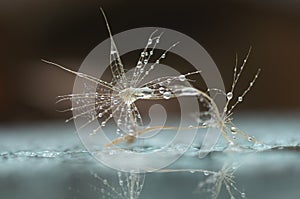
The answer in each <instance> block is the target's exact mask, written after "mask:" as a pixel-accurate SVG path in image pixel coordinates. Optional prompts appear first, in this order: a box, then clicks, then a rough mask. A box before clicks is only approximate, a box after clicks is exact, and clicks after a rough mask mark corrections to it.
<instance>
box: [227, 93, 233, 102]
mask: <svg viewBox="0 0 300 199" xmlns="http://www.w3.org/2000/svg"><path fill="white" fill-rule="evenodd" d="M226 97H227V99H228V100H231V99H232V97H233V94H232V92H228V93H227V94H226Z"/></svg>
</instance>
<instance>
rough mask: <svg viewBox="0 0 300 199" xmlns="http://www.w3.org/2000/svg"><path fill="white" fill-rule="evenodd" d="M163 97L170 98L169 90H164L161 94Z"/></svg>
mask: <svg viewBox="0 0 300 199" xmlns="http://www.w3.org/2000/svg"><path fill="white" fill-rule="evenodd" d="M163 97H164V98H165V99H170V98H171V92H169V91H167V92H165V93H164V94H163Z"/></svg>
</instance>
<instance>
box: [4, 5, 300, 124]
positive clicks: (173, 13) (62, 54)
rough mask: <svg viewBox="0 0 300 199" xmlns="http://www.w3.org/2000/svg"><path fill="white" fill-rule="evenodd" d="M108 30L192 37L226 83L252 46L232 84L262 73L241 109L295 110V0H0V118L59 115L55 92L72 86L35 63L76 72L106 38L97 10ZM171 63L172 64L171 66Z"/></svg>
mask: <svg viewBox="0 0 300 199" xmlns="http://www.w3.org/2000/svg"><path fill="white" fill-rule="evenodd" d="M100 6H102V7H103V9H104V10H105V11H106V14H107V16H108V18H109V21H110V24H111V27H112V30H113V32H114V33H119V32H121V31H124V30H128V29H131V28H137V27H144V26H156V27H166V28H171V29H175V30H177V31H180V32H182V33H185V34H187V35H189V36H191V37H192V38H194V39H196V40H197V41H198V42H199V43H200V44H201V45H202V46H203V47H204V48H205V49H206V50H207V51H208V52H209V53H210V55H211V56H212V57H213V59H214V61H215V62H216V64H217V66H218V67H219V69H220V71H221V73H222V75H223V77H224V78H223V79H224V80H225V83H226V86H228V87H229V86H230V83H231V79H232V68H233V65H234V58H235V53H236V52H237V53H238V54H239V55H240V56H241V57H242V56H243V55H244V54H245V53H246V52H247V50H248V48H249V46H252V47H253V51H252V54H251V58H250V60H249V64H248V67H247V68H246V71H245V74H244V76H243V78H242V80H243V83H241V85H240V86H239V87H240V88H245V87H246V85H248V82H249V81H250V79H251V78H252V76H253V74H254V73H255V71H256V69H257V68H258V67H260V68H262V73H261V76H260V78H259V80H258V81H257V84H256V85H255V87H254V89H253V90H252V91H251V93H250V94H249V95H248V96H247V99H246V102H245V103H243V104H242V105H241V106H240V107H239V110H240V111H247V110H255V111H256V110H258V111H299V110H300V103H299V102H300V100H299V99H300V93H299V88H298V87H299V83H300V80H299V73H300V67H299V57H300V2H299V1H296V0H288V1H271V0H267V1H259V0H255V1H250V0H249V1H237V0H236V1H235V0H232V1H217V0H205V1H201V0H200V1H192V0H185V1H172V0H165V1H158V0H151V1H137V0H134V1H123V0H122V1H121V0H120V1H101V0H99V1H96V0H95V1H94V0H89V1H80V0H65V1H61V0H52V1H45V0H41V1H38V0H26V1H25V0H16V1H10V0H2V1H1V2H0V53H1V54H0V57H1V70H0V71H1V72H0V111H1V114H0V122H1V123H7V122H19V121H36V120H46V119H58V118H64V117H66V115H65V114H59V113H57V112H56V111H55V110H56V108H57V107H56V106H55V104H54V103H55V101H56V99H55V97H56V96H57V95H60V94H65V93H69V92H71V90H72V85H73V80H74V77H73V76H72V75H70V74H68V73H66V72H63V71H61V70H58V69H56V68H53V67H49V66H48V65H46V64H44V63H42V62H41V61H40V59H41V58H47V59H50V60H53V61H55V62H58V63H62V64H64V65H65V66H68V67H70V68H72V69H74V70H76V69H78V67H79V66H80V64H81V62H82V61H83V59H84V58H85V56H86V55H87V54H88V53H89V52H90V51H91V50H92V49H93V48H94V47H95V46H96V45H97V44H99V43H100V42H101V41H103V40H104V39H106V38H107V37H108V35H107V30H106V27H105V24H104V20H103V17H102V16H101V14H100V11H99V7H100ZM175 67H176V66H175Z"/></svg>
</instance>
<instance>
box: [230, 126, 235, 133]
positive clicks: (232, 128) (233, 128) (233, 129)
mask: <svg viewBox="0 0 300 199" xmlns="http://www.w3.org/2000/svg"><path fill="white" fill-rule="evenodd" d="M230 130H231V133H232V134H236V133H237V128H236V127H235V126H232V127H231V128H230Z"/></svg>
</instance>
